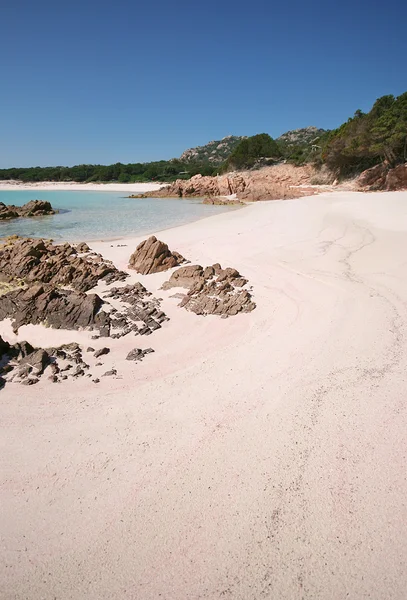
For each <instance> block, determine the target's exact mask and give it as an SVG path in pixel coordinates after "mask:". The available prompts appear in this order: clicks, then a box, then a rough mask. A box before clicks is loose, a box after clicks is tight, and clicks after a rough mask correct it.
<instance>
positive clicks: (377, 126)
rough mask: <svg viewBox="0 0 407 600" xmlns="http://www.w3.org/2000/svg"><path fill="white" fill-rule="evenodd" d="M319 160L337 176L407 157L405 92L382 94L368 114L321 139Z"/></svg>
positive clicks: (406, 105)
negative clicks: (393, 94)
mask: <svg viewBox="0 0 407 600" xmlns="http://www.w3.org/2000/svg"><path fill="white" fill-rule="evenodd" d="M320 143H321V146H322V152H321V154H320V159H319V162H320V163H325V164H326V165H327V167H328V168H329V169H330V170H332V171H333V172H335V173H336V174H337V175H338V176H339V177H342V178H343V177H347V176H350V175H353V174H356V173H360V172H361V171H363V170H364V169H368V168H369V167H372V166H374V165H376V164H378V163H381V162H382V161H386V163H387V164H388V165H389V166H390V167H394V166H395V165H397V164H399V163H402V162H405V161H406V160H407V92H405V93H404V94H402V95H401V96H398V97H397V98H395V97H394V96H382V97H381V98H379V99H378V100H376V102H375V103H374V105H373V107H372V109H371V111H370V112H368V113H367V114H364V113H363V112H362V111H361V110H357V111H356V112H355V114H354V116H353V117H352V118H351V119H348V121H347V122H346V123H344V124H343V125H341V126H340V127H339V128H338V129H335V130H334V131H331V132H328V133H327V134H325V135H324V136H323V137H322V138H321V142H320Z"/></svg>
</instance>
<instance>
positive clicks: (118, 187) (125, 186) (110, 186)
mask: <svg viewBox="0 0 407 600" xmlns="http://www.w3.org/2000/svg"><path fill="white" fill-rule="evenodd" d="M164 185H165V184H163V183H77V182H69V181H66V182H54V181H41V182H38V183H34V182H33V183H22V182H17V181H0V191H10V192H12V191H30V190H38V191H42V192H45V191H48V192H52V191H55V192H69V191H72V192H86V191H88V192H123V193H126V192H135V193H143V192H150V191H156V190H159V189H161V188H162V187H163V186H164Z"/></svg>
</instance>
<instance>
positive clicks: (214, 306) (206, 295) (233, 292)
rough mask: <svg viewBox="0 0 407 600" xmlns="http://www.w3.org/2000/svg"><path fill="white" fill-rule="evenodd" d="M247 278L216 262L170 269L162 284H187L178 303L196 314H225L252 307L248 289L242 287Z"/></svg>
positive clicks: (170, 286)
mask: <svg viewBox="0 0 407 600" xmlns="http://www.w3.org/2000/svg"><path fill="white" fill-rule="evenodd" d="M247 283H248V281H247V279H245V278H244V277H242V276H241V275H240V273H239V272H238V271H237V270H236V269H232V268H230V267H228V268H226V269H222V267H221V266H220V264H219V263H216V264H214V265H212V266H209V267H206V268H205V269H204V268H203V267H201V266H200V265H190V266H186V267H181V268H179V269H177V270H176V271H174V272H173V273H172V275H171V277H170V279H169V281H166V282H165V283H164V284H163V286H162V288H163V289H165V290H168V289H171V288H173V287H182V288H187V289H188V290H189V291H188V293H187V294H186V295H184V296H183V298H182V300H181V303H180V304H179V306H181V307H185V308H187V309H188V310H190V311H192V312H194V313H196V314H197V315H220V316H222V317H229V316H233V315H237V314H238V313H239V312H250V311H252V310H254V308H256V305H255V303H254V302H253V301H252V297H251V294H250V292H249V291H248V290H247V289H244V288H245V286H246V285H247Z"/></svg>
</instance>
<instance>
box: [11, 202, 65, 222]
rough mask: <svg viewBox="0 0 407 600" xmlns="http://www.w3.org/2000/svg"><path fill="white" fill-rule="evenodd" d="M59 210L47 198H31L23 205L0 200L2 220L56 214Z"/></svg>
mask: <svg viewBox="0 0 407 600" xmlns="http://www.w3.org/2000/svg"><path fill="white" fill-rule="evenodd" d="M57 212H58V211H57V210H54V209H53V208H52V206H51V203H50V202H48V201H47V200H30V202H27V203H26V204H24V205H23V206H14V204H9V205H7V204H4V203H3V202H0V221H9V220H11V219H18V218H19V217H44V216H46V215H55V214H56V213H57Z"/></svg>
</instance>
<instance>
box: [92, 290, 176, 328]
mask: <svg viewBox="0 0 407 600" xmlns="http://www.w3.org/2000/svg"><path fill="white" fill-rule="evenodd" d="M104 298H113V299H114V300H120V301H121V302H123V303H125V304H126V305H128V308H126V309H125V311H123V312H119V311H116V312H115V313H114V318H113V317H112V328H114V329H121V333H117V334H115V333H111V335H110V337H112V338H115V337H121V336H122V335H126V332H127V333H129V331H132V332H133V333H134V334H135V335H138V334H140V335H150V334H151V333H153V331H156V330H157V329H160V328H161V324H162V323H163V322H164V321H168V320H169V318H168V317H167V315H166V314H165V313H164V312H163V311H162V310H161V308H160V301H159V300H157V298H154V297H153V296H152V294H151V292H148V291H147V290H146V288H145V287H144V286H143V285H141V283H138V282H137V283H135V284H134V285H126V286H125V287H122V288H112V289H111V290H109V292H108V293H107V294H105V296H104ZM129 321H130V325H129Z"/></svg>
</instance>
